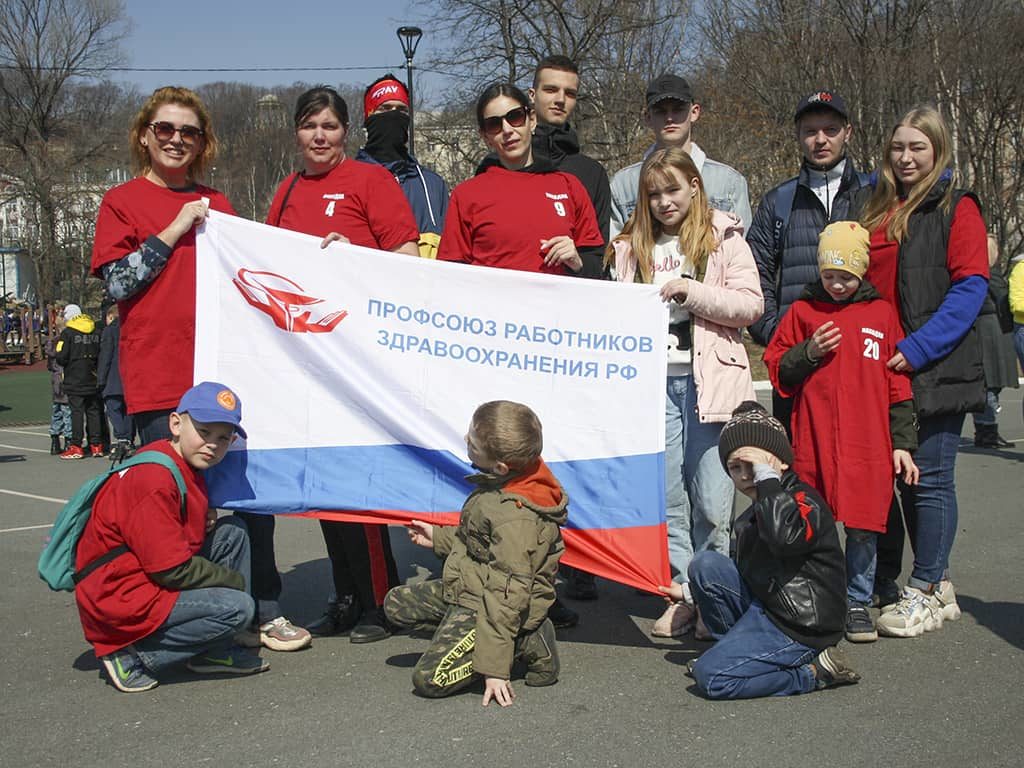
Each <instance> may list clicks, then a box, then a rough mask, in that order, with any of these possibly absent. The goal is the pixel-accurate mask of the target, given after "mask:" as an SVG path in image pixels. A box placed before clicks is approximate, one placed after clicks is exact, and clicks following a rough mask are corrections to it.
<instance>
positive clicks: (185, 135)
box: [148, 121, 206, 144]
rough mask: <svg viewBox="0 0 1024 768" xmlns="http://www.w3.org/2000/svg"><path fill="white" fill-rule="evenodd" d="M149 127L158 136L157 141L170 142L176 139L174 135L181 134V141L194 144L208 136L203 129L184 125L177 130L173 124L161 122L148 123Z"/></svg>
mask: <svg viewBox="0 0 1024 768" xmlns="http://www.w3.org/2000/svg"><path fill="white" fill-rule="evenodd" d="M148 125H149V127H150V128H152V129H153V135H154V136H156V140H157V141H170V140H171V139H173V138H174V134H175V133H177V134H180V135H181V140H182V141H183V142H185V143H186V144H194V143H195V141H196V139H200V138H202V137H203V136H205V135H206V134H205V133H204V132H203V129H202V128H196V127H195V126H194V125H183V126H181V128H175V127H174V124H173V123H167V122H163V121H161V122H159V123H148Z"/></svg>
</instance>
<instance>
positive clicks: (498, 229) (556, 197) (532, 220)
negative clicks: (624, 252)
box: [437, 165, 604, 275]
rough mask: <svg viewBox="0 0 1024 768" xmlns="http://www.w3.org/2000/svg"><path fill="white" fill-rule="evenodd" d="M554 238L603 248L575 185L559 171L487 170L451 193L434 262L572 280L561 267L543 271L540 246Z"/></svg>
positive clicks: (576, 181) (584, 197)
mask: <svg viewBox="0 0 1024 768" xmlns="http://www.w3.org/2000/svg"><path fill="white" fill-rule="evenodd" d="M556 235H568V236H569V237H570V238H572V241H573V242H574V243H575V244H576V247H577V248H586V247H593V246H600V245H603V244H604V238H603V237H602V236H601V230H600V228H599V227H598V226H597V217H596V216H595V215H594V206H593V203H591V202H590V196H589V195H588V194H587V191H586V189H584V187H583V185H582V184H581V183H580V181H579V179H577V178H576V177H575V176H572V175H571V174H568V173H562V172H560V171H553V172H551V173H524V172H522V171H510V170H508V169H507V168H503V167H502V166H500V165H492V166H489V167H488V168H487V170H486V171H484V172H483V173H481V174H480V175H479V176H475V177H473V178H472V179H470V180H469V181H465V182H463V183H462V184H459V186H457V187H456V188H455V189H454V191H453V192H452V196H451V199H450V200H449V202H448V214H447V216H446V217H445V221H444V232H443V233H442V234H441V245H440V246H439V247H438V251H437V258H438V260H440V261H464V262H466V263H468V264H480V265H483V266H486V267H500V268H502V269H518V270H520V271H523V272H547V273H551V274H556V275H566V274H572V272H571V270H569V269H568V268H566V267H564V266H562V265H561V264H558V265H555V266H550V267H549V266H545V265H544V253H543V252H542V251H541V249H540V242H541V240H548V239H550V238H552V237H555V236H556Z"/></svg>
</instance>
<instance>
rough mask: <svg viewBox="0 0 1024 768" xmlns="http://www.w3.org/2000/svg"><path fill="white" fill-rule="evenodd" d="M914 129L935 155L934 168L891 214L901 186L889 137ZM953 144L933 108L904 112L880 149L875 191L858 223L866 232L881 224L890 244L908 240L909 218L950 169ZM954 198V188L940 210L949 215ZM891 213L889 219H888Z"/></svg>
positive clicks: (948, 189)
mask: <svg viewBox="0 0 1024 768" xmlns="http://www.w3.org/2000/svg"><path fill="white" fill-rule="evenodd" d="M903 126H905V127H908V128H916V129H917V130H919V131H920V132H921V133H923V134H924V135H925V136H927V137H928V141H930V142H931V145H932V151H933V152H934V153H935V165H934V166H933V167H932V169H931V171H930V172H929V173H928V175H927V176H925V177H924V178H923V179H921V180H920V181H919V182H917V184H915V185H914V186H913V187H911V189H910V194H908V195H907V198H906V201H905V202H904V204H903V205H902V206H900V207H898V208H896V210H895V211H894V212H893V210H892V209H893V208H894V207H895V206H896V203H897V201H898V200H899V196H900V191H901V186H900V184H899V182H897V181H896V174H895V173H893V170H892V155H891V153H890V151H889V147H890V146H891V145H892V137H893V136H894V135H895V134H896V130H897V129H898V128H900V127H903ZM952 144H953V140H952V137H951V135H950V132H949V126H947V125H946V121H945V120H943V119H942V115H941V114H940V113H939V111H938V110H937V109H935V107H932V106H928V105H922V106H917V107H914V108H913V109H911V110H910V111H909V112H907V113H906V114H905V115H903V117H901V118H900V119H899V121H898V122H897V123H896V125H894V126H893V128H892V132H891V133H890V134H889V140H888V141H887V142H886V143H885V146H884V147H883V148H882V161H881V163H880V164H879V165H880V167H881V169H882V172H881V173H880V174H879V175H878V183H877V184H876V186H875V191H874V193H873V194H872V195H871V197H870V198H869V199H868V202H867V204H866V205H865V206H864V211H863V212H862V213H861V217H860V223H861V224H862V225H863V226H864V228H865V229H866V230H868V231H869V232H874V231H875V230H876V229H877V228H878V227H880V226H881V225H882V224H884V223H886V220H888V224H887V226H886V236H887V237H888V239H889V240H895V241H896V242H903V239H904V238H905V237H906V236H907V229H908V226H909V224H910V217H911V215H912V214H913V213H914V211H916V210H917V209H918V208H919V207H920V206H921V203H923V202H924V199H925V198H926V197H927V196H928V193H929V192H931V191H932V187H934V186H935V184H936V183H937V182H938V181H939V179H940V178H941V177H942V174H943V173H945V172H946V169H947V168H949V166H950V163H951V162H952V159H953V148H952ZM952 198H953V184H950V185H949V187H948V188H947V189H946V193H945V195H944V196H943V198H942V201H941V203H940V204H941V206H942V209H943V210H944V211H946V212H947V213H948V212H949V206H950V204H951V202H952ZM890 212H892V215H891V216H890Z"/></svg>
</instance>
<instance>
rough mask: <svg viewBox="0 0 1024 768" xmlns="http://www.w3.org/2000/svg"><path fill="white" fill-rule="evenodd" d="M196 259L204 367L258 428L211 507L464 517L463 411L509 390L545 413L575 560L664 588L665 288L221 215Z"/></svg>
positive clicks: (374, 518) (223, 467)
mask: <svg viewBox="0 0 1024 768" xmlns="http://www.w3.org/2000/svg"><path fill="white" fill-rule="evenodd" d="M196 260H197V296H196V299H197V300H196V306H197V313H196V315H197V316H196V354H195V370H194V376H195V380H196V381H203V380H214V381H223V382H224V383H225V384H228V385H229V386H231V387H233V388H234V389H235V390H236V391H237V392H238V393H239V395H240V397H241V399H242V403H243V423H244V424H245V427H246V431H247V432H248V435H249V437H248V440H247V441H243V440H239V441H238V442H237V443H236V444H235V445H234V446H233V447H232V449H231V451H230V452H229V453H228V456H227V458H225V460H224V461H223V462H222V463H221V464H220V465H218V466H217V467H215V468H214V469H213V470H211V471H210V472H208V473H207V485H208V487H209V490H210V502H211V504H213V505H215V506H218V507H222V508H227V509H244V510H250V511H257V512H265V513H268V514H280V513H302V514H313V515H315V516H319V517H330V518H336V519H347V520H356V521H360V522H390V523H405V522H408V521H409V520H410V519H413V518H418V519H425V520H430V521H433V522H441V523H451V524H454V523H455V522H457V520H458V513H459V510H460V509H461V507H462V503H463V501H464V500H465V498H466V496H467V495H468V494H469V492H470V487H469V485H468V484H467V483H466V482H465V480H464V477H465V476H466V475H467V474H470V473H471V472H472V471H473V470H472V469H471V468H470V466H469V464H468V463H467V462H468V460H467V458H466V449H465V441H464V435H465V433H466V431H467V429H468V427H469V421H470V417H471V416H472V414H473V411H474V410H475V409H476V407H477V406H478V405H480V404H481V403H483V402H486V401H488V400H498V399H507V400H515V401H518V402H521V403H525V404H527V405H529V406H530V407H531V408H533V410H534V411H536V413H537V414H538V416H539V417H540V419H541V422H542V424H543V425H544V451H543V455H544V458H545V461H546V462H547V463H548V465H549V466H550V467H551V470H552V471H553V472H554V474H555V476H556V477H557V478H558V479H559V481H560V482H561V483H562V485H563V486H564V488H565V490H566V492H567V493H568V495H569V522H568V525H567V526H566V527H565V528H564V529H563V534H564V537H565V541H566V554H565V556H564V557H563V562H565V563H566V564H568V565H573V566H576V567H580V568H583V569H584V570H587V571H590V572H592V573H595V574H597V575H599V576H603V577H606V578H609V579H613V580H615V581H619V582H622V583H626V584H631V585H634V586H637V587H640V588H644V589H649V590H652V591H653V589H654V587H655V586H657V585H658V584H666V583H668V581H669V568H668V557H667V551H666V532H665V498H664V493H665V492H664V403H665V365H666V356H665V352H664V350H665V345H666V339H665V333H666V332H665V329H666V327H667V310H666V308H665V306H664V304H663V303H662V302H661V300H660V298H659V297H658V292H657V290H656V289H655V288H654V287H653V286H645V285H621V284H613V283H603V282H599V281H590V280H581V279H578V278H571V277H558V276H550V275H541V274H532V273H525V272H515V271H510V270H500V269H489V268H485V267H471V266H467V265H461V264H448V263H443V262H436V261H432V260H425V259H418V258H415V257H410V256H405V255H400V254H393V253H386V252H382V251H376V250H372V249H367V248H360V247H357V246H352V245H347V244H341V243H334V244H331V245H330V246H329V247H328V248H326V249H321V248H320V247H319V238H314V237H309V236H307V235H301V234H298V233H294V232H290V231H287V230H282V229H277V228H274V227H268V226H265V225H262V224H257V223H253V222H250V221H246V220H244V219H240V218H236V217H231V216H226V215H222V214H219V213H217V212H211V213H210V217H209V219H208V221H207V222H206V224H205V225H204V226H203V227H201V229H200V231H199V234H198V238H197V259H196ZM308 510H316V511H315V512H308Z"/></svg>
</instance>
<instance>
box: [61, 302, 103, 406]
mask: <svg viewBox="0 0 1024 768" xmlns="http://www.w3.org/2000/svg"><path fill="white" fill-rule="evenodd" d="M99 356H100V334H99V331H97V330H96V324H95V323H94V322H93V321H92V318H91V317H89V316H88V315H78V316H77V317H74V318H72V319H71V320H69V321H68V325H67V327H66V328H65V329H64V330H63V331H61V333H60V338H58V339H57V356H56V360H57V364H58V365H60V366H62V367H63V368H64V391H65V392H66V393H67V394H69V395H95V394H96V393H97V392H98V391H99V387H98V385H97V379H96V363H97V359H98V358H99Z"/></svg>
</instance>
